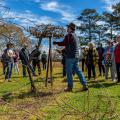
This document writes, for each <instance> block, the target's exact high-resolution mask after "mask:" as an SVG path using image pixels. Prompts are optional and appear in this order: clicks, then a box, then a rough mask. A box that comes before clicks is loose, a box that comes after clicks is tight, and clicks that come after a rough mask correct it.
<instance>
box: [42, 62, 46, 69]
mask: <svg viewBox="0 0 120 120" xmlns="http://www.w3.org/2000/svg"><path fill="white" fill-rule="evenodd" d="M42 64H43V70H46V62H42Z"/></svg>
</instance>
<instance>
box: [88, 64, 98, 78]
mask: <svg viewBox="0 0 120 120" xmlns="http://www.w3.org/2000/svg"><path fill="white" fill-rule="evenodd" d="M87 68H88V79H90V78H91V71H92V73H93V77H94V78H95V77H96V73H95V65H94V64H92V63H91V64H87Z"/></svg>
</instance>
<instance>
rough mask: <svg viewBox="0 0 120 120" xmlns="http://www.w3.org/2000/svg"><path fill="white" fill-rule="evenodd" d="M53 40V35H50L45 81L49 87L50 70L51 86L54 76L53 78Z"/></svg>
mask: <svg viewBox="0 0 120 120" xmlns="http://www.w3.org/2000/svg"><path fill="white" fill-rule="evenodd" d="M51 50H52V40H51V37H49V53H48V61H47V73H46V81H45V87H47V84H48V75H49V70H50V81H49V82H50V83H51V86H52V85H53V78H52V53H51Z"/></svg>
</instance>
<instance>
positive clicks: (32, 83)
mask: <svg viewBox="0 0 120 120" xmlns="http://www.w3.org/2000/svg"><path fill="white" fill-rule="evenodd" d="M27 71H28V75H29V80H30V83H31V92H34V93H35V92H36V87H35V85H34V82H33V80H32V76H31V71H30V68H29V65H27Z"/></svg>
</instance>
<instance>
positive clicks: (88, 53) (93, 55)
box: [82, 37, 120, 82]
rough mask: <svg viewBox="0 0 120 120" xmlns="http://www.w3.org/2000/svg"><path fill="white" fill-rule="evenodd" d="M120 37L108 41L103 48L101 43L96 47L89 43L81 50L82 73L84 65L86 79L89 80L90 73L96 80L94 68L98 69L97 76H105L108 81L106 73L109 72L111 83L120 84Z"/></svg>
mask: <svg viewBox="0 0 120 120" xmlns="http://www.w3.org/2000/svg"><path fill="white" fill-rule="evenodd" d="M119 43H120V37H117V38H116V40H115V41H112V40H108V42H107V44H108V45H107V46H106V47H103V46H102V43H98V46H97V47H96V46H95V45H94V44H93V43H89V44H88V46H87V47H84V48H83V49H82V71H84V66H85V65H86V68H87V72H88V79H89V80H90V79H91V72H92V73H93V78H94V79H95V80H96V66H97V65H98V68H99V76H102V75H103V76H105V79H106V80H108V75H109V74H108V73H109V70H110V74H111V79H112V81H116V76H117V78H118V80H117V82H120V66H119V64H120V47H119V46H120V45H119Z"/></svg>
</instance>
